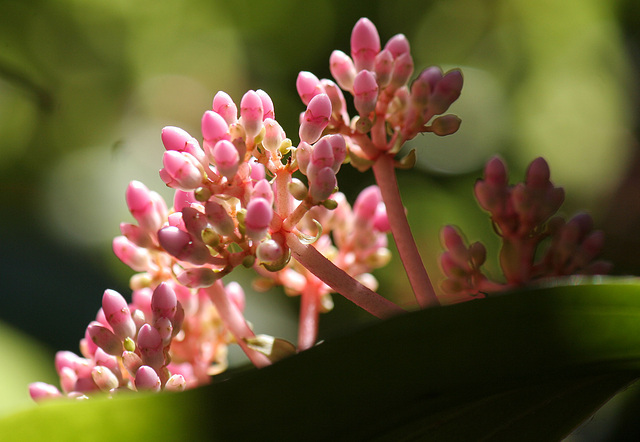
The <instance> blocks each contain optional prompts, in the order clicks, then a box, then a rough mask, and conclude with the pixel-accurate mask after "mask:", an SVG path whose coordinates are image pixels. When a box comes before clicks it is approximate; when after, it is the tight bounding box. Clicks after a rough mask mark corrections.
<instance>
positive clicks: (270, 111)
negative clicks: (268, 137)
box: [256, 89, 276, 121]
mask: <svg viewBox="0 0 640 442" xmlns="http://www.w3.org/2000/svg"><path fill="white" fill-rule="evenodd" d="M256 93H257V94H258V96H259V97H260V101H262V120H263V121H264V120H266V119H267V118H271V119H272V120H273V119H275V118H276V114H275V111H274V108H273V100H271V97H270V96H269V94H267V93H266V92H265V91H263V90H262V89H258V90H257V91H256Z"/></svg>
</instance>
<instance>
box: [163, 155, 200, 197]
mask: <svg viewBox="0 0 640 442" xmlns="http://www.w3.org/2000/svg"><path fill="white" fill-rule="evenodd" d="M162 164H163V165H164V169H161V170H160V178H162V181H164V182H165V184H166V185H167V186H169V187H172V188H174V189H179V190H184V191H189V190H194V189H197V188H198V187H200V186H202V185H203V184H204V183H205V180H206V174H205V171H204V169H203V167H202V164H200V162H199V161H198V160H197V159H196V158H194V157H193V155H191V154H188V153H185V152H178V151H175V150H168V151H166V152H165V153H164V155H163V156H162Z"/></svg>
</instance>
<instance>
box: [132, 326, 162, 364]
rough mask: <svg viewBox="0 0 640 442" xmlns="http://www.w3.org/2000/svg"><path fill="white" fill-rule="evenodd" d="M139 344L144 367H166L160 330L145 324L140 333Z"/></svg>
mask: <svg viewBox="0 0 640 442" xmlns="http://www.w3.org/2000/svg"><path fill="white" fill-rule="evenodd" d="M137 344H138V349H139V350H140V356H141V357H142V363H143V364H144V365H148V366H150V367H153V368H160V367H162V366H163V365H164V353H163V351H162V350H163V348H162V338H161V337H160V333H158V330H156V329H155V328H153V327H152V326H151V325H150V324H144V325H143V326H142V327H140V331H139V332H138V342H137Z"/></svg>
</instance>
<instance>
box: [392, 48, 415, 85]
mask: <svg viewBox="0 0 640 442" xmlns="http://www.w3.org/2000/svg"><path fill="white" fill-rule="evenodd" d="M411 74H413V58H411V54H409V53H408V52H405V53H404V54H400V55H399V56H398V58H396V59H395V62H394V63H393V72H392V73H391V80H390V82H389V83H390V84H391V85H392V86H393V87H394V88H396V89H397V88H401V87H402V86H404V85H406V84H407V82H408V81H409V79H410V78H411Z"/></svg>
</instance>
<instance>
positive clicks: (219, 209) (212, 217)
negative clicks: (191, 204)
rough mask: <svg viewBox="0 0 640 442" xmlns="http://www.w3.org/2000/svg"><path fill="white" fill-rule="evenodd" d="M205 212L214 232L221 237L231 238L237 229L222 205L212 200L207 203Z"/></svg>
mask: <svg viewBox="0 0 640 442" xmlns="http://www.w3.org/2000/svg"><path fill="white" fill-rule="evenodd" d="M204 211H205V213H206V215H207V219H208V220H209V222H210V223H211V225H212V226H213V228H214V230H215V231H216V232H218V233H219V234H220V235H224V236H230V235H232V234H233V231H234V230H235V228H236V225H235V223H234V222H233V218H231V215H229V213H228V212H227V210H226V209H225V208H224V206H222V204H220V203H218V202H216V201H214V200H211V201H207V202H206V204H205V205H204Z"/></svg>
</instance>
